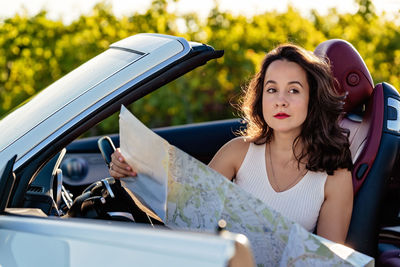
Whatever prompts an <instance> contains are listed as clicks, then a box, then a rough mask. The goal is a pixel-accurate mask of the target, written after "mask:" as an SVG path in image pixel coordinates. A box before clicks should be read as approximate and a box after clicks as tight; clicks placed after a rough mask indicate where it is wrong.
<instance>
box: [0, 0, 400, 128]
mask: <svg viewBox="0 0 400 267" xmlns="http://www.w3.org/2000/svg"><path fill="white" fill-rule="evenodd" d="M171 1H172V0H154V1H153V2H152V5H151V7H150V8H149V9H148V10H147V11H146V12H145V13H143V14H139V13H134V14H132V15H130V16H126V17H122V18H117V17H115V16H114V15H113V13H112V11H111V10H112V9H111V6H109V5H107V4H104V3H101V4H98V5H96V6H95V7H94V9H93V11H92V13H91V14H90V15H85V16H81V17H80V18H79V19H77V20H76V21H74V22H72V23H71V24H70V25H64V24H63V23H62V22H61V21H52V20H49V19H48V18H47V17H46V12H45V11H42V12H40V13H38V14H37V15H35V16H32V17H27V16H20V15H16V16H14V17H13V18H9V19H6V20H4V21H2V22H0V116H3V115H4V114H6V113H7V112H8V111H9V110H10V109H13V108H14V107H16V106H17V105H19V104H20V103H21V102H23V101H24V100H25V99H27V98H29V97H31V96H33V95H34V94H36V93H37V92H38V91H40V90H41V89H43V88H45V87H46V86H47V85H49V84H50V83H52V82H53V81H55V80H57V79H59V78H60V77H62V76H63V75H65V74H66V73H68V72H69V71H71V70H73V69H74V68H76V67H77V66H79V65H80V64H82V63H83V62H85V61H87V60H88V59H90V58H92V57H94V56H95V55H97V54H99V53H101V52H102V51H104V50H106V49H107V48H108V46H109V45H110V44H111V43H113V42H115V41H117V40H120V39H123V38H125V37H128V36H131V35H134V34H136V33H139V32H156V33H165V34H171V35H178V36H182V37H184V38H187V39H188V40H192V41H197V42H203V43H207V44H210V45H212V46H213V47H215V48H216V49H223V50H225V55H224V57H223V58H221V59H218V60H214V61H212V62H209V63H208V64H207V65H206V66H204V67H200V68H197V69H196V70H194V71H192V72H190V73H188V74H186V75H185V76H183V77H181V78H179V79H177V80H176V81H174V82H173V83H170V84H168V85H166V86H165V87H164V88H161V89H159V90H157V91H155V92H153V93H151V94H150V95H148V96H146V97H144V98H143V99H141V100H139V101H137V102H135V103H134V104H133V105H132V106H131V107H130V108H131V110H132V111H133V112H134V113H135V115H137V116H138V117H139V118H140V119H141V120H142V121H143V122H145V123H146V124H147V125H149V126H151V127H159V126H165V125H170V124H183V123H191V122H198V121H206V120H214V119H223V118H230V117H234V116H237V112H236V111H235V109H234V108H233V107H232V105H231V102H232V103H236V102H237V100H238V95H239V94H240V92H241V90H242V88H243V87H244V86H245V85H246V83H247V82H248V81H249V79H250V78H251V76H252V75H253V74H254V73H255V72H256V71H257V69H258V65H259V63H260V61H261V59H262V58H263V56H264V55H265V53H266V52H267V51H269V50H270V49H271V48H273V47H274V46H276V45H278V44H280V43H284V42H292V43H296V44H299V45H302V46H304V47H305V48H307V49H309V50H313V49H314V48H315V47H316V46H317V45H318V44H319V43H321V42H323V41H325V40H327V39H332V38H341V39H345V40H347V41H349V42H350V43H352V44H353V45H354V46H355V47H356V48H357V49H358V51H359V52H360V54H361V56H362V57H363V58H364V59H365V61H366V64H367V66H368V68H369V70H370V71H371V73H372V76H373V78H374V81H375V83H378V82H382V81H386V82H389V83H391V84H393V85H394V86H395V87H397V88H400V78H399V77H400V32H399V25H398V24H396V23H395V22H393V21H389V20H388V19H386V17H385V16H378V15H377V14H376V13H375V9H374V7H373V5H372V2H371V1H370V0H356V3H358V5H359V10H358V12H357V13H356V14H339V13H338V12H337V11H336V10H335V9H332V10H331V11H330V12H329V14H327V15H323V16H322V15H319V14H318V13H317V12H316V11H312V13H311V16H310V17H304V16H303V15H301V14H300V12H299V11H298V10H296V9H295V8H293V7H290V6H289V7H288V10H287V11H286V12H283V13H279V12H276V11H273V12H265V13H264V14H258V15H255V16H253V17H245V16H240V15H239V16H234V15H232V14H231V13H228V12H223V11H221V10H220V9H219V8H218V6H216V7H215V8H214V9H212V10H211V12H210V14H209V16H208V17H207V18H205V19H200V18H199V17H198V16H197V14H195V13H189V14H183V15H180V16H178V15H176V14H173V13H171V12H169V11H168V5H169V3H170V2H171ZM117 131H118V122H117V116H116V115H114V116H112V117H110V118H109V119H107V120H105V121H104V122H102V123H101V124H99V125H97V126H96V127H94V128H93V129H92V130H91V132H90V134H92V135H94V134H103V133H105V132H117Z"/></svg>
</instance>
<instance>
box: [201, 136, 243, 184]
mask: <svg viewBox="0 0 400 267" xmlns="http://www.w3.org/2000/svg"><path fill="white" fill-rule="evenodd" d="M248 148H249V143H248V142H246V141H245V140H244V138H243V137H237V138H235V139H232V140H231V141H229V142H228V143H226V144H225V145H223V146H222V147H221V148H220V150H218V152H217V153H216V154H215V156H214V157H213V159H212V160H211V161H210V163H209V164H208V166H209V167H211V168H213V169H214V170H216V171H217V172H219V173H220V174H222V175H224V176H225V177H226V178H228V179H229V180H232V179H233V178H234V177H235V176H236V173H237V171H238V169H239V168H240V165H241V164H242V162H243V159H244V157H245V156H246V153H247V150H248Z"/></svg>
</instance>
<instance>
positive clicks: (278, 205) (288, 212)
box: [235, 143, 328, 232]
mask: <svg viewBox="0 0 400 267" xmlns="http://www.w3.org/2000/svg"><path fill="white" fill-rule="evenodd" d="M265 147H266V145H265V144H263V145H256V144H254V143H250V145H249V149H248V151H247V154H246V156H245V158H244V160H243V162H242V165H241V166H240V168H239V170H238V172H237V174H236V179H235V183H236V184H237V185H239V186H240V187H241V188H243V189H244V190H245V191H247V192H249V193H250V194H252V195H253V196H255V197H257V198H258V199H260V200H262V201H263V202H265V203H266V204H267V205H268V206H270V207H271V208H272V209H274V210H276V211H278V212H280V213H281V214H282V215H283V216H285V217H287V218H289V219H291V220H292V221H294V222H297V223H299V224H300V225H301V226H303V227H304V228H305V229H307V230H308V231H310V232H312V231H314V229H315V226H316V224H317V221H318V216H319V211H320V209H321V206H322V203H323V202H324V198H325V192H324V188H325V182H326V179H327V177H328V175H327V173H326V172H312V171H308V172H307V173H306V174H305V175H304V177H303V178H301V179H300V181H299V182H297V184H295V185H294V186H293V187H291V188H289V189H287V190H285V191H282V192H276V191H275V190H274V189H273V188H272V186H271V184H270V181H269V179H268V174H267V168H266V158H265Z"/></svg>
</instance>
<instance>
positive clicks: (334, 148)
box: [110, 44, 353, 243]
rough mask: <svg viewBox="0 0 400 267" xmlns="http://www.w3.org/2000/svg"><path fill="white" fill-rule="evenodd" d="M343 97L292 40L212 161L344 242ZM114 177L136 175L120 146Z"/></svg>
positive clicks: (252, 88)
mask: <svg viewBox="0 0 400 267" xmlns="http://www.w3.org/2000/svg"><path fill="white" fill-rule="evenodd" d="M342 100H343V97H342V96H338V95H336V94H335V91H334V78H333V77H332V74H331V71H330V67H329V65H328V63H327V62H325V61H324V60H323V59H320V58H318V57H317V56H315V55H314V54H313V53H311V52H308V51H306V50H304V49H302V48H300V47H298V46H295V45H291V44H289V45H281V46H279V47H277V48H276V49H274V50H273V51H271V52H270V53H268V54H267V55H266V57H265V59H264V61H263V63H262V66H261V70H260V71H259V72H258V73H257V74H256V75H255V77H254V78H253V79H252V81H251V82H250V84H249V86H248V87H247V89H246V90H245V92H244V97H243V101H242V105H241V109H242V112H243V114H244V118H245V119H246V121H247V123H248V127H247V129H246V130H245V131H244V132H243V136H242V137H238V138H235V139H233V140H231V141H230V142H228V143H227V144H225V145H224V146H223V147H222V148H221V149H220V150H219V151H218V152H217V153H216V155H215V156H214V158H213V159H212V160H211V162H210V163H209V166H210V167H211V168H213V169H215V170H216V171H218V172H220V173H221V174H223V175H224V176H225V177H227V178H228V179H230V180H234V181H235V183H237V184H238V185H239V186H241V187H242V188H243V189H244V190H246V191H248V192H250V193H252V194H253V195H254V196H255V197H257V198H259V199H261V200H263V201H264V202H266V203H267V204H268V205H269V206H270V207H272V208H274V209H275V210H277V211H279V212H280V213H282V214H283V215H284V216H286V217H288V218H289V219H292V220H293V221H295V222H297V223H299V224H301V225H302V226H303V227H305V228H306V229H307V230H309V231H315V230H316V233H317V234H318V235H320V236H323V237H325V238H327V239H330V240H332V241H335V242H339V243H344V242H345V239H346V235H347V230H348V227H349V222H350V217H351V212H352V206H353V187H352V180H351V173H350V170H351V168H352V160H351V154H350V150H349V141H348V138H347V137H348V132H347V131H346V130H345V129H343V128H341V127H340V126H339V124H338V120H339V117H340V115H341V112H342V106H343V102H342ZM112 163H113V165H112V166H113V167H112V169H110V174H111V175H112V176H113V177H115V178H122V177H125V176H132V175H133V176H135V175H136V173H135V172H134V171H133V170H132V169H131V167H129V166H128V165H127V164H126V163H125V162H124V160H123V157H122V155H121V154H120V152H119V151H117V152H115V153H114V154H113V156H112Z"/></svg>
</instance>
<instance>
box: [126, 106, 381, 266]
mask: <svg viewBox="0 0 400 267" xmlns="http://www.w3.org/2000/svg"><path fill="white" fill-rule="evenodd" d="M120 144H121V153H122V154H123V155H124V157H125V160H126V161H127V163H128V164H130V165H131V166H133V167H134V169H135V170H137V172H138V176H137V177H135V178H126V179H123V180H121V181H122V182H123V184H124V186H125V187H127V188H128V189H129V190H131V191H132V192H133V194H134V195H135V196H136V197H137V198H138V199H139V200H140V201H141V202H142V204H144V205H145V206H146V207H147V208H148V209H150V210H151V211H153V212H154V213H155V214H156V215H157V216H158V217H159V218H160V219H161V220H162V221H163V222H164V223H165V225H166V226H168V227H170V228H172V229H185V230H192V231H197V232H202V231H204V232H210V231H215V229H216V226H217V223H218V221H219V220H221V219H224V220H225V221H226V222H227V225H226V230H228V231H230V232H233V233H240V234H244V235H245V236H246V237H247V238H248V239H249V241H250V244H251V249H252V251H253V254H254V258H255V262H256V264H257V266H260V267H261V266H304V265H306V266H373V265H374V259H373V258H371V257H369V256H367V255H364V254H361V253H359V252H357V251H354V250H353V249H351V248H348V247H345V246H343V245H340V244H336V243H333V242H331V241H329V240H326V239H324V238H322V237H319V236H317V235H314V234H312V233H309V232H308V231H307V230H305V229H304V228H302V227H301V226H300V225H299V224H296V223H294V222H292V221H290V220H289V219H287V218H285V217H283V216H282V215H280V214H279V213H278V212H276V211H274V210H272V209H271V208H269V207H268V206H267V204H265V203H264V202H262V201H261V200H259V199H257V198H255V197H253V196H252V195H251V194H249V193H247V192H246V191H244V190H243V189H241V188H240V187H239V186H237V185H236V184H234V183H232V182H231V181H229V180H228V179H226V178H225V177H224V176H222V175H221V174H219V173H218V172H216V171H215V170H213V169H211V168H209V167H208V166H207V165H205V164H203V163H202V162H200V161H198V160H197V159H195V158H193V157H192V156H190V155H188V154H187V153H185V152H184V151H182V150H180V149H178V148H177V147H175V146H172V145H170V144H169V143H168V142H167V141H166V140H164V139H163V138H161V137H160V136H158V135H157V134H155V133H154V132H153V131H151V130H150V129H148V128H147V127H146V126H145V125H143V124H142V123H141V122H140V121H139V120H138V119H137V118H136V117H134V116H133V114H131V113H130V112H129V110H127V109H126V108H125V107H124V106H122V108H121V113H120Z"/></svg>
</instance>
